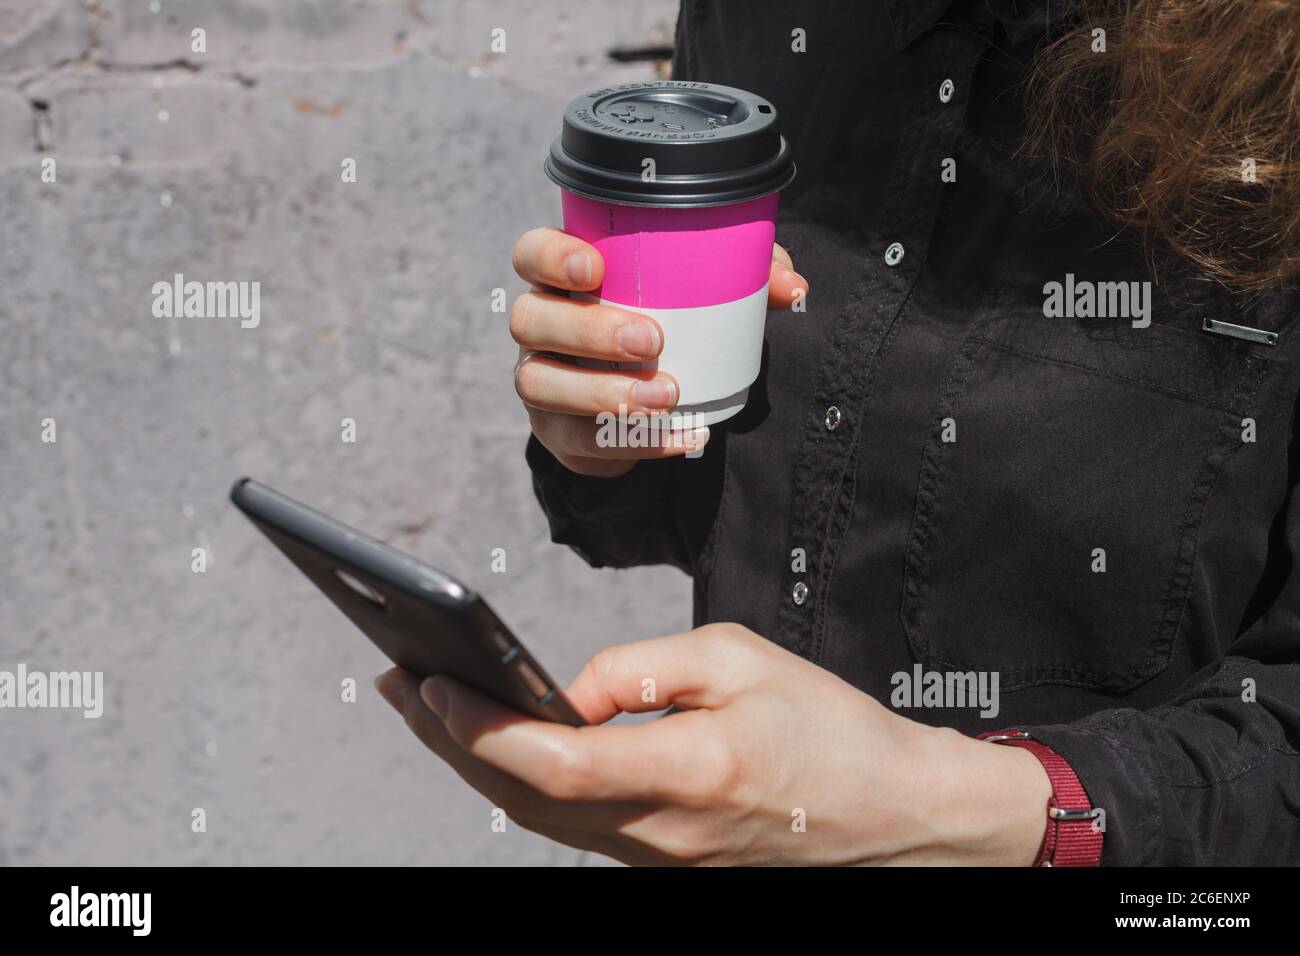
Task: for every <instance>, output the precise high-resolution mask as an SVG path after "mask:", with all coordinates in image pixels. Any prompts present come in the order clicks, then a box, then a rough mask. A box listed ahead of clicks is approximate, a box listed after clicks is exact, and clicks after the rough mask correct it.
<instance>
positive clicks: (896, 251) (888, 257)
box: [885, 242, 903, 266]
mask: <svg viewBox="0 0 1300 956" xmlns="http://www.w3.org/2000/svg"><path fill="white" fill-rule="evenodd" d="M902 261H903V244H902V243H901V242H891V243H890V244H889V248H888V249H886V250H885V265H887V266H896V265H898V264H899V263H900V262H902Z"/></svg>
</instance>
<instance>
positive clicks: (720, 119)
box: [545, 80, 794, 206]
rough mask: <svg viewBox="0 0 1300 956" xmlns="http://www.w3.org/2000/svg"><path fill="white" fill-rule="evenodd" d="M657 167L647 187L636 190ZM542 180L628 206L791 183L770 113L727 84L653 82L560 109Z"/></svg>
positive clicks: (704, 200) (705, 198)
mask: <svg viewBox="0 0 1300 956" xmlns="http://www.w3.org/2000/svg"><path fill="white" fill-rule="evenodd" d="M647 159H653V160H654V172H655V176H654V182H643V181H642V172H643V169H644V168H645V167H644V165H643V164H644V162H645V160H647ZM545 169H546V175H548V176H550V177H551V179H553V180H554V181H555V182H556V183H558V184H559V185H560V186H563V187H564V188H565V189H568V190H569V191H571V192H575V193H579V194H581V195H583V196H589V197H591V198H592V199H604V200H608V201H610V202H615V203H624V204H627V205H634V206H718V205H722V204H724V203H733V202H741V201H743V200H746V199H755V198H757V197H759V196H765V195H767V194H768V193H772V192H776V191H777V190H778V189H781V188H783V187H784V186H786V185H787V184H788V183H789V182H790V180H792V179H794V161H793V160H792V159H791V158H790V147H789V146H788V145H787V144H786V141H785V138H784V137H783V136H782V135H781V131H780V129H779V128H778V127H777V122H776V107H774V106H773V105H772V104H771V103H769V102H768V101H767V100H765V99H763V98H762V97H761V96H755V95H754V94H753V93H746V92H745V91H744V90H738V89H735V88H734V87H730V86H718V85H716V84H713V83H688V82H685V81H679V80H657V81H652V82H647V83H625V84H621V85H619V86H616V87H605V88H603V89H599V90H592V91H591V92H590V93H584V94H583V95H582V96H579V97H578V98H577V99H575V100H574V101H573V102H572V103H570V104H569V105H568V106H567V107H565V110H564V128H563V131H562V132H561V133H560V135H559V136H557V137H556V138H555V142H553V143H552V144H551V155H550V156H548V157H547V159H546V164H545Z"/></svg>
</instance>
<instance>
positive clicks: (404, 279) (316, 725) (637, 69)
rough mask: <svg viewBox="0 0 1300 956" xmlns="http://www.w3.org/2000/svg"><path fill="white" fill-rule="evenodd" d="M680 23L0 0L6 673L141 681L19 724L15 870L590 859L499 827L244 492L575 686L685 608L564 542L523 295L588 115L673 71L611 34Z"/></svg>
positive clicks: (2, 752)
mask: <svg viewBox="0 0 1300 956" xmlns="http://www.w3.org/2000/svg"><path fill="white" fill-rule="evenodd" d="M675 6H676V4H675V0H627V2H618V3H604V4H590V3H584V4H578V3H567V4H562V3H559V2H554V3H547V2H544V0H531V2H530V0H487V2H484V0H475V2H470V0H459V2H452V0H444V2H430V0H422V2H405V3H403V2H378V0H375V2H366V0H230V2H217V0H207V2H198V0H191V2H185V0H158V2H156V3H154V4H151V2H150V0H98V2H82V0H0V169H2V170H3V177H2V178H0V230H2V232H3V244H2V248H0V359H2V362H0V500H2V501H3V505H2V507H0V670H13V669H14V668H15V667H16V665H17V664H18V663H20V662H22V663H25V664H27V665H28V667H30V668H33V669H43V670H64V669H76V670H102V671H104V672H105V682H106V697H107V702H106V711H105V714H104V716H103V717H102V718H100V719H98V720H88V719H85V718H83V717H82V716H80V715H79V714H77V713H70V712H67V711H59V710H13V709H3V710H0V863H4V864H23V863H38V864H56V863H57V864H109V863H173V864H201V863H205V864H257V863H277V864H295V863H318V864H360V863H370V864H374V863H402V864H410V863H437V862H443V863H483V864H491V863H573V862H592V861H593V859H592V858H590V857H582V856H580V855H579V854H577V853H575V852H574V851H571V850H568V849H566V848H562V847H557V846H555V845H553V844H551V843H549V842H548V841H546V840H543V839H542V838H540V837H536V836H533V835H531V834H528V833H525V832H524V831H522V830H520V829H518V828H517V827H513V825H512V826H511V827H510V828H508V830H507V832H506V833H504V834H495V833H493V832H491V830H490V828H489V823H490V808H489V806H488V804H487V802H486V801H485V800H484V799H483V798H481V797H480V796H478V795H477V794H475V793H474V792H473V791H471V790H470V789H469V788H468V787H466V786H465V785H463V784H462V783H461V782H460V780H459V779H458V778H456V777H455V775H454V774H453V773H452V772H451V771H450V770H448V769H447V768H446V767H444V766H443V765H442V764H441V763H440V762H439V761H438V760H437V759H436V758H434V757H433V756H432V755H431V754H429V753H428V752H426V751H425V750H424V749H423V748H422V747H421V746H420V745H419V744H418V742H417V741H416V740H415V739H414V738H413V737H412V736H411V735H410V734H409V733H407V731H406V730H405V728H404V727H403V726H402V724H401V722H400V719H399V718H398V717H397V716H396V715H395V714H393V713H392V711H391V710H389V708H388V707H387V705H385V704H384V703H383V702H382V701H381V700H380V699H379V698H378V696H377V694H376V693H375V692H374V689H373V687H372V685H371V683H370V681H371V679H372V678H373V676H374V675H375V674H377V673H378V672H379V671H380V670H381V669H383V667H384V666H385V662H384V659H383V658H382V656H381V655H380V654H379V653H378V652H377V651H375V650H374V649H373V648H372V647H371V646H370V645H369V644H368V643H367V642H366V641H365V640H364V639H363V638H362V637H361V636H360V635H359V634H358V633H357V632H355V631H354V630H353V629H352V627H351V626H350V625H349V624H348V623H347V622H346V620H344V619H343V618H342V617H341V616H340V615H338V614H337V612H335V611H334V609H333V608H332V607H331V606H330V605H329V604H328V603H327V602H326V601H324V600H323V599H322V598H321V597H319V596H318V595H317V593H316V592H315V591H314V589H313V588H312V587H311V586H310V585H309V584H308V583H307V581H306V579H305V578H303V577H301V576H300V575H299V574H298V573H297V572H296V571H295V570H293V568H292V567H291V566H290V565H289V564H288V562H287V561H285V560H284V558H282V557H281V556H280V555H279V553H278V552H276V551H274V550H273V549H271V548H270V547H269V546H268V545H267V544H266V543H265V541H263V540H262V539H261V538H260V536H259V535H258V534H257V533H256V532H255V531H254V529H253V528H252V527H251V526H250V525H248V524H247V522H246V521H245V520H244V519H243V518H242V517H241V516H240V515H239V514H238V513H236V512H235V511H234V510H233V508H231V507H230V505H229V504H228V503H227V500H226V494H227V491H228V488H229V485H230V483H231V481H232V479H233V478H235V477H236V476H238V475H240V474H244V473H248V474H252V475H254V476H257V477H259V478H261V479H262V480H264V481H266V482H268V483H270V484H274V485H277V486H279V487H281V488H282V489H284V490H286V491H288V492H289V493H291V494H293V495H295V496H297V497H300V498H302V499H303V500H305V501H307V502H309V503H312V504H314V505H316V506H318V507H321V508H322V509H324V510H326V511H329V512H331V513H333V514H335V515H337V516H338V517H339V518H341V519H342V520H344V521H347V522H349V523H353V524H355V525H357V526H359V527H361V528H363V529H365V530H368V531H370V532H372V533H374V534H376V535H377V536H379V537H382V538H385V539H387V540H388V541H390V542H391V543H393V544H395V545H397V546H398V547H401V548H404V549H406V550H409V551H410V552H412V553H414V554H416V555H418V556H420V557H422V558H424V559H426V560H428V561H430V562H433V563H435V564H438V565H442V566H445V567H447V568H448V569H449V570H453V571H454V572H459V574H460V575H461V576H462V577H464V578H466V579H467V580H468V581H470V582H472V583H474V584H476V585H477V586H479V587H481V588H482V589H483V590H485V591H487V592H488V593H489V595H490V596H491V598H492V600H493V601H494V603H495V604H496V605H497V606H498V609H499V610H500V611H501V613H502V614H503V616H504V617H505V618H506V619H507V620H508V621H510V622H511V623H512V624H513V625H514V626H515V627H516V629H517V630H518V631H519V632H520V633H521V634H522V635H524V636H525V639H526V640H527V641H528V642H529V643H530V644H531V645H532V646H533V649H534V651H535V652H536V653H537V654H538V655H539V656H540V657H541V658H542V659H543V660H544V661H546V662H547V663H548V665H549V666H550V668H551V669H552V670H553V671H554V672H555V673H556V676H557V677H560V678H562V679H567V678H568V677H570V676H571V675H572V674H573V673H575V672H576V670H577V668H578V667H579V666H580V665H581V663H582V661H583V660H584V659H585V658H586V657H587V656H588V655H589V654H590V653H591V652H593V651H594V650H595V649H596V648H598V647H600V646H601V645H603V644H606V643H612V642H616V641H625V640H631V639H637V638H641V637H647V636H652V635H655V634H659V633H668V632H671V631H674V630H678V629H682V628H684V627H686V626H688V622H689V616H690V615H689V601H690V592H689V587H688V583H687V581H686V580H685V578H683V577H682V576H681V575H680V574H677V573H676V572H671V571H667V570H656V571H646V572H609V571H605V572H596V571H592V570H590V569H588V568H587V567H586V566H585V565H584V564H583V563H582V562H581V561H580V560H579V559H578V558H576V557H575V556H573V555H572V554H570V553H569V552H568V551H567V550H565V549H562V548H560V547H558V546H556V545H552V544H550V542H549V541H548V539H547V536H546V530H545V525H544V522H543V520H542V517H541V514H540V512H539V511H538V509H537V507H536V504H535V502H534V501H533V498H532V493H531V489H530V486H529V481H528V476H527V471H526V468H525V466H524V463H523V460H522V448H523V442H524V438H525V436H526V421H525V418H524V415H523V413H522V411H521V410H520V409H519V407H518V404H517V401H516V398H515V395H514V391H513V388H512V385H511V369H512V366H513V361H514V357H515V347H514V345H513V343H512V342H511V341H510V338H509V336H508V334H507V332H506V328H505V317H504V316H503V315H500V314H496V313H493V312H492V311H491V290H492V289H493V288H495V287H504V288H506V290H507V292H508V294H509V298H510V299H513V297H514V295H515V294H517V293H518V292H520V291H522V284H521V283H519V282H518V280H516V279H515V277H514V276H513V274H512V273H511V270H510V258H509V253H510V248H511V246H512V244H513V241H514V239H515V237H516V236H517V235H518V234H519V233H520V232H522V231H523V230H524V229H526V228H528V227H530V226H532V225H537V224H545V223H555V222H558V219H559V202H558V198H557V196H556V195H555V194H554V190H553V189H552V188H551V187H550V184H549V183H548V182H547V181H546V180H545V178H544V177H543V176H542V174H541V169H540V163H541V159H542V157H543V155H544V153H545V149H546V146H547V143H548V141H549V139H550V137H551V136H552V134H553V131H554V130H555V129H556V126H557V123H558V119H559V113H560V109H561V107H562V105H563V103H564V102H565V101H566V100H567V99H568V98H569V97H570V96H572V95H574V94H576V93H578V92H581V91H582V90H583V89H585V88H588V87H592V86H596V85H600V84H604V83H607V82H610V81H615V80H624V79H642V78H648V77H650V76H651V74H652V67H651V66H650V65H649V64H646V63H639V64H628V65H618V64H615V63H613V62H611V61H610V60H609V59H608V58H607V57H606V55H605V54H606V50H607V49H608V48H609V47H611V46H613V45H616V44H633V45H636V44H643V43H654V42H659V43H665V44H666V43H669V42H671V37H672V29H673V24H674V20H675V15H676V10H675ZM151 7H156V8H157V11H156V12H155V11H154V10H153V9H151ZM566 11H567V12H566ZM195 27H201V28H203V29H204V30H205V31H206V40H207V52H206V53H204V54H195V53H192V52H191V50H190V31H191V30H192V29H193V28H195ZM494 27H501V28H504V29H505V30H506V44H507V50H506V52H505V53H504V54H493V53H491V52H490V50H489V44H490V40H491V31H492V29H493V28H494ZM502 127H507V128H508V129H503V128H502ZM47 157H49V158H53V159H54V160H55V162H56V166H55V172H56V176H57V179H56V182H54V183H46V182H42V179H41V173H42V160H43V159H45V158H47ZM345 157H352V158H354V159H355V160H356V162H357V179H358V181H357V182H356V183H344V182H343V181H342V177H341V175H340V173H341V162H342V160H343V159H344V158H345ZM176 272H181V273H183V274H184V275H185V276H186V277H187V278H189V279H198V280H200V281H208V280H243V281H253V280H256V281H259V282H260V283H261V313H262V315H261V325H260V326H259V327H258V328H255V329H242V328H240V326H239V322H238V320H236V319H195V318H190V319H184V318H181V319H175V320H170V319H165V318H162V319H160V318H155V317H154V315H153V313H152V311H151V309H152V304H153V294H152V292H151V287H152V285H153V283H155V282H157V281H160V280H169V279H170V278H171V276H172V275H173V274H174V273H176ZM345 416H349V417H352V418H355V419H356V422H357V429H358V441H357V442H356V443H355V444H344V443H343V442H342V441H341V440H340V428H339V422H340V419H342V418H343V417H345ZM47 417H48V418H53V419H55V421H56V423H57V441H56V442H55V443H53V444H50V443H45V442H42V441H41V421H42V419H44V418H47ZM195 547H204V548H206V549H207V550H208V553H209V555H210V564H209V569H208V571H207V573H206V574H195V573H192V571H191V567H190V564H191V558H190V555H191V549H192V548H195ZM498 547H499V548H504V549H505V550H506V553H507V562H508V564H507V566H508V572H507V573H505V574H491V573H490V571H489V561H490V552H491V549H493V548H498ZM345 677H354V678H356V679H357V681H358V684H359V687H360V692H359V693H360V699H359V701H358V702H356V703H354V704H348V703H343V702H342V701H341V700H340V682H341V681H342V680H343V678H345ZM195 807H202V808H203V809H204V810H205V811H206V814H207V832H206V833H201V834H195V833H192V832H191V826H190V821H191V810H192V809H193V808H195Z"/></svg>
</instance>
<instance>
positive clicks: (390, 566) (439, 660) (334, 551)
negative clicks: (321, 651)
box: [230, 478, 586, 727]
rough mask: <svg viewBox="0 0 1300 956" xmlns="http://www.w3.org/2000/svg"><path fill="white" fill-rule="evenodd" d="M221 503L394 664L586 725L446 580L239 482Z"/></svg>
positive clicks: (513, 643) (476, 604)
mask: <svg viewBox="0 0 1300 956" xmlns="http://www.w3.org/2000/svg"><path fill="white" fill-rule="evenodd" d="M230 500H231V501H233V502H234V503H235V506H236V507H237V508H239V510H240V511H242V512H243V513H244V514H245V515H247V516H248V517H249V519H251V520H252V522H253V523H254V524H255V525H257V526H258V528H260V529H261V530H262V532H263V534H265V535H266V536H267V537H268V538H270V539H271V542H272V543H273V544H274V545H275V546H276V547H278V548H279V549H280V550H281V551H283V552H284V553H285V555H286V556H287V557H288V558H289V560H290V561H292V562H293V563H294V564H296V565H298V568H299V570H301V571H302V573H303V574H305V575H307V577H308V578H310V579H311V581H312V583H313V584H315V585H316V587H318V588H320V589H321V590H322V591H323V592H324V593H325V596H326V597H328V598H329V599H330V600H331V601H333V602H334V603H335V604H336V605H337V606H338V608H339V610H341V611H342V612H343V613H344V614H346V615H347V616H348V617H349V618H351V620H352V623H353V624H355V625H356V626H357V627H359V628H360V629H361V630H362V632H363V633H364V634H365V635H366V637H368V638H370V640H371V641H372V642H373V643H374V644H375V646H376V647H378V648H379V649H380V650H381V651H383V652H384V653H385V654H386V655H387V656H388V658H389V660H391V661H392V662H393V663H394V664H397V665H398V666H400V667H403V668H405V669H406V670H408V671H411V672H412V673H413V674H417V675H419V676H421V677H431V676H433V675H435V674H448V675H450V676H452V677H455V678H456V679H457V680H460V681H462V682H463V683H466V684H469V685H470V686H472V687H475V688H477V689H478V690H480V691H482V692H483V693H485V694H487V695H488V696H490V697H493V698H495V699H496V700H498V701H500V702H501V703H503V704H507V705H509V706H511V707H514V708H515V709H516V710H519V711H522V712H523V713H525V714H529V715H530V716H533V717H537V718H540V719H542V720H549V721H553V722H555V723H560V724H568V725H569V726H571V727H581V726H584V725H585V724H586V721H585V720H583V719H582V717H581V715H579V714H578V712H577V711H576V710H575V709H574V708H573V705H572V704H570V703H569V700H568V698H567V697H565V696H564V692H563V691H562V690H561V689H560V688H559V687H558V686H556V684H555V682H554V681H553V680H551V678H550V676H549V675H548V674H547V673H546V671H545V670H543V669H542V666H541V665H540V664H538V663H537V661H536V660H535V659H534V658H533V656H532V655H531V654H529V653H528V651H527V650H526V649H525V648H524V646H523V645H522V644H521V643H519V641H518V639H517V638H515V636H514V635H513V634H511V633H510V629H509V628H507V627H506V626H505V624H503V623H502V621H501V619H500V618H499V617H497V616H496V614H495V613H494V612H493V610H492V609H491V608H490V607H488V605H487V602H486V601H484V600H483V598H481V597H479V595H477V594H475V593H474V592H473V591H471V590H470V589H469V588H467V587H465V586H464V585H463V584H460V583H459V582H458V581H456V580H455V579H453V578H451V577H450V576H448V575H446V574H443V573H442V572H441V571H438V570H436V569H434V568H431V567H429V566H428V565H427V564H424V563H423V562H421V561H418V560H416V559H415V558H413V557H411V556H410V555H409V554H403V553H402V552H401V551H398V550H397V549H396V548H391V547H389V546H388V545H386V544H383V543H382V542H379V541H376V540H374V539H373V538H369V537H367V536H366V535H364V534H362V533H361V532H359V531H355V530H353V529H352V528H349V527H348V526H347V525H345V524H341V523H340V522H338V521H335V520H334V519H333V518H329V517H327V516H325V515H323V514H321V513H320V512H318V511H313V510H312V509H311V508H308V507H307V506H306V505H303V504H299V503H298V502H297V501H294V500H293V499H292V498H289V497H287V496H285V495H282V494H280V493H279V492H277V491H275V490H273V489H271V488H268V487H266V486H265V485H262V484H258V483H257V482H256V481H253V480H252V479H251V478H241V479H239V480H238V481H236V482H235V485H234V487H233V488H231V490H230Z"/></svg>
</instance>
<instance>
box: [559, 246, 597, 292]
mask: <svg viewBox="0 0 1300 956" xmlns="http://www.w3.org/2000/svg"><path fill="white" fill-rule="evenodd" d="M564 274H565V275H566V276H568V277H569V281H570V282H572V283H573V284H574V285H587V284H588V283H590V282H591V259H590V258H589V257H588V256H586V255H584V254H583V253H581V252H571V253H569V255H568V256H567V257H565V260H564Z"/></svg>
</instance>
